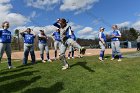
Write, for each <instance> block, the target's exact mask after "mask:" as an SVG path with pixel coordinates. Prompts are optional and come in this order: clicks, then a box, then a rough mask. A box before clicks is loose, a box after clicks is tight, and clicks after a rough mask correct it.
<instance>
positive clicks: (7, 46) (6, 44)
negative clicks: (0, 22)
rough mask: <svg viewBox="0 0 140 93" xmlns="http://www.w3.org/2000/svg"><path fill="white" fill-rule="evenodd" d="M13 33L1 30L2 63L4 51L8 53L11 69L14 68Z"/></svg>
mask: <svg viewBox="0 0 140 93" xmlns="http://www.w3.org/2000/svg"><path fill="white" fill-rule="evenodd" d="M11 39H12V36H11V32H10V31H8V30H6V29H4V30H0V61H1V59H2V56H3V53H4V51H5V52H6V55H7V59H8V66H9V69H10V68H11V67H12V64H11Z"/></svg>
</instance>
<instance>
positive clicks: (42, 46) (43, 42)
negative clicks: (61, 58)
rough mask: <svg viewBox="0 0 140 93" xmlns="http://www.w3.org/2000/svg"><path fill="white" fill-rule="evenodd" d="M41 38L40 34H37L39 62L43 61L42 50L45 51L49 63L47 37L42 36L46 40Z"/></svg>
mask: <svg viewBox="0 0 140 93" xmlns="http://www.w3.org/2000/svg"><path fill="white" fill-rule="evenodd" d="M41 36H42V35H41V34H38V39H39V49H40V57H41V60H42V61H44V50H45V51H46V55H47V59H48V61H49V62H51V60H50V56H49V48H48V43H47V36H46V35H43V36H45V37H46V38H42V37H41Z"/></svg>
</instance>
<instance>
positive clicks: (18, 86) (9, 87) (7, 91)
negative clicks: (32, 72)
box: [0, 76, 41, 93]
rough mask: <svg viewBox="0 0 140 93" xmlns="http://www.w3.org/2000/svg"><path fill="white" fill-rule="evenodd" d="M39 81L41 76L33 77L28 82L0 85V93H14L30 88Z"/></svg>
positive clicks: (20, 81) (21, 81)
mask: <svg viewBox="0 0 140 93" xmlns="http://www.w3.org/2000/svg"><path fill="white" fill-rule="evenodd" d="M39 79H41V76H36V77H33V78H31V79H30V80H19V81H15V82H12V83H7V84H4V85H0V92H1V93H11V92H13V93H14V92H17V91H20V90H22V89H24V88H25V87H28V86H30V85H31V84H32V83H34V82H36V81H37V80H39Z"/></svg>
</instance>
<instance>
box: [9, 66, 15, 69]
mask: <svg viewBox="0 0 140 93" xmlns="http://www.w3.org/2000/svg"><path fill="white" fill-rule="evenodd" d="M8 68H9V69H12V68H16V67H13V66H9V67H8Z"/></svg>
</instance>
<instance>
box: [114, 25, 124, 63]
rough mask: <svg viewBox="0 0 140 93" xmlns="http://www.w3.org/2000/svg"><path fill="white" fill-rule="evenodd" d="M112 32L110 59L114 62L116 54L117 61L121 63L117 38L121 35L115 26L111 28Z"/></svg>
mask: <svg viewBox="0 0 140 93" xmlns="http://www.w3.org/2000/svg"><path fill="white" fill-rule="evenodd" d="M112 29H113V32H112V33H111V47H112V59H111V60H114V57H115V54H116V53H117V55H118V56H119V60H118V61H122V60H121V58H122V54H121V52H120V41H119V38H120V37H121V33H120V31H119V30H118V26H117V25H113V26H112Z"/></svg>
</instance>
